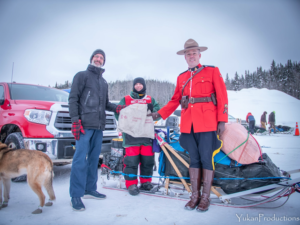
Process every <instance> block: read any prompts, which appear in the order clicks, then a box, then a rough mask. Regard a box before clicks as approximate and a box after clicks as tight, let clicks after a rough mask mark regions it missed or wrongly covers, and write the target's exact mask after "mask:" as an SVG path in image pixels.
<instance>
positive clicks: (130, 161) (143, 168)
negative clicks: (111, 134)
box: [115, 77, 160, 195]
mask: <svg viewBox="0 0 300 225" xmlns="http://www.w3.org/2000/svg"><path fill="white" fill-rule="evenodd" d="M131 104H147V105H148V107H147V108H148V109H149V110H150V111H151V112H157V111H158V110H159V109H160V107H159V104H158V103H157V102H156V101H155V99H154V98H152V97H151V96H149V95H146V83H145V80H144V79H143V78H142V77H137V78H135V79H134V81H133V91H132V92H131V93H130V95H127V96H125V97H124V98H123V99H122V100H121V101H120V103H119V105H127V106H128V105H131ZM115 116H116V118H117V120H118V119H119V115H118V114H115ZM122 135H123V147H124V148H125V152H126V154H125V156H124V173H125V174H134V175H137V172H138V166H139V164H140V173H141V175H144V176H152V175H153V166H154V153H153V151H152V139H150V138H135V137H132V136H130V135H129V134H126V133H123V134H122ZM151 181H152V179H151V177H149V178H148V177H140V182H141V186H140V189H143V190H151V189H152V188H153V186H152V184H151ZM137 184H138V180H137V177H130V176H125V185H126V187H127V189H128V192H129V194H131V195H138V194H139V189H138V187H137Z"/></svg>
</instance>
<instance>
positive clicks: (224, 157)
mask: <svg viewBox="0 0 300 225" xmlns="http://www.w3.org/2000/svg"><path fill="white" fill-rule="evenodd" d="M248 139H249V133H248V136H247V139H246V140H245V141H244V142H243V143H242V144H240V145H239V146H237V147H236V148H235V149H233V150H232V151H231V152H229V153H228V154H227V155H225V156H224V157H223V158H221V159H220V160H219V161H218V162H216V163H215V165H217V163H219V162H220V161H222V160H223V159H224V158H226V157H227V156H228V155H229V154H231V153H232V152H234V151H235V150H237V149H238V148H239V147H241V146H242V145H243V144H245V143H246V142H247V141H248Z"/></svg>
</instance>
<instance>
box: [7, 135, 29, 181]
mask: <svg viewBox="0 0 300 225" xmlns="http://www.w3.org/2000/svg"><path fill="white" fill-rule="evenodd" d="M5 144H6V145H7V146H8V147H9V148H13V149H25V146H24V142H23V136H22V133H21V132H15V133H11V134H10V135H8V137H7V138H6V140H5ZM11 180H12V181H13V182H22V181H26V180H27V175H26V174H24V175H21V176H19V177H15V178H12V179H11Z"/></svg>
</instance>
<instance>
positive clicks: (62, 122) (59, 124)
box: [54, 112, 117, 131]
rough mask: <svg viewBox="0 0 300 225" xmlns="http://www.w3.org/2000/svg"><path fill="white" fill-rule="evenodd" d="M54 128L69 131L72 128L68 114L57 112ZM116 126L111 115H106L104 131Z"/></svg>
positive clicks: (113, 128)
mask: <svg viewBox="0 0 300 225" xmlns="http://www.w3.org/2000/svg"><path fill="white" fill-rule="evenodd" d="M54 127H55V128H56V129H58V130H64V131H67V130H68V131H70V130H71V127H72V122H71V117H70V115H69V112H58V113H57V115H56V119H55V122H54ZM115 129H117V125H116V122H115V117H114V116H113V115H109V114H106V122H105V130H115Z"/></svg>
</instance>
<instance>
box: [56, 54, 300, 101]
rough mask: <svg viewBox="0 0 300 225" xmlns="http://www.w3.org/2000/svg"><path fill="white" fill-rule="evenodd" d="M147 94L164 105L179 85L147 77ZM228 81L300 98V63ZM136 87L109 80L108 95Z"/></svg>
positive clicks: (60, 86)
mask: <svg viewBox="0 0 300 225" xmlns="http://www.w3.org/2000/svg"><path fill="white" fill-rule="evenodd" d="M145 81H146V86H147V94H148V95H150V96H151V97H153V98H155V100H156V101H158V103H159V104H160V105H161V106H163V105H165V104H166V103H167V102H168V101H169V100H170V99H171V97H172V96H173V93H174V90H175V85H174V84H173V83H171V82H168V81H158V80H151V79H146V80H145ZM225 84H226V87H227V90H234V91H239V90H242V89H243V88H252V87H255V88H267V89H275V90H279V91H282V92H285V93H287V94H289V95H291V96H293V97H295V98H297V99H300V62H298V63H297V62H292V61H291V60H290V59H289V60H288V61H287V63H286V64H285V65H282V64H281V63H280V64H276V63H275V61H274V60H273V61H272V63H271V68H270V69H269V70H263V69H262V67H258V68H257V70H256V71H254V72H253V73H250V72H249V71H245V75H243V74H242V75H239V74H238V73H237V72H236V73H235V75H234V78H232V79H230V78H229V77H228V74H226V78H225ZM71 86H72V83H71V82H69V81H65V83H64V84H57V82H56V84H55V88H58V89H67V88H71ZM132 88H133V80H132V79H131V80H123V81H120V80H117V81H114V82H109V83H108V96H109V99H110V100H121V99H122V98H123V97H124V96H125V95H128V94H129V93H130V91H132Z"/></svg>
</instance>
